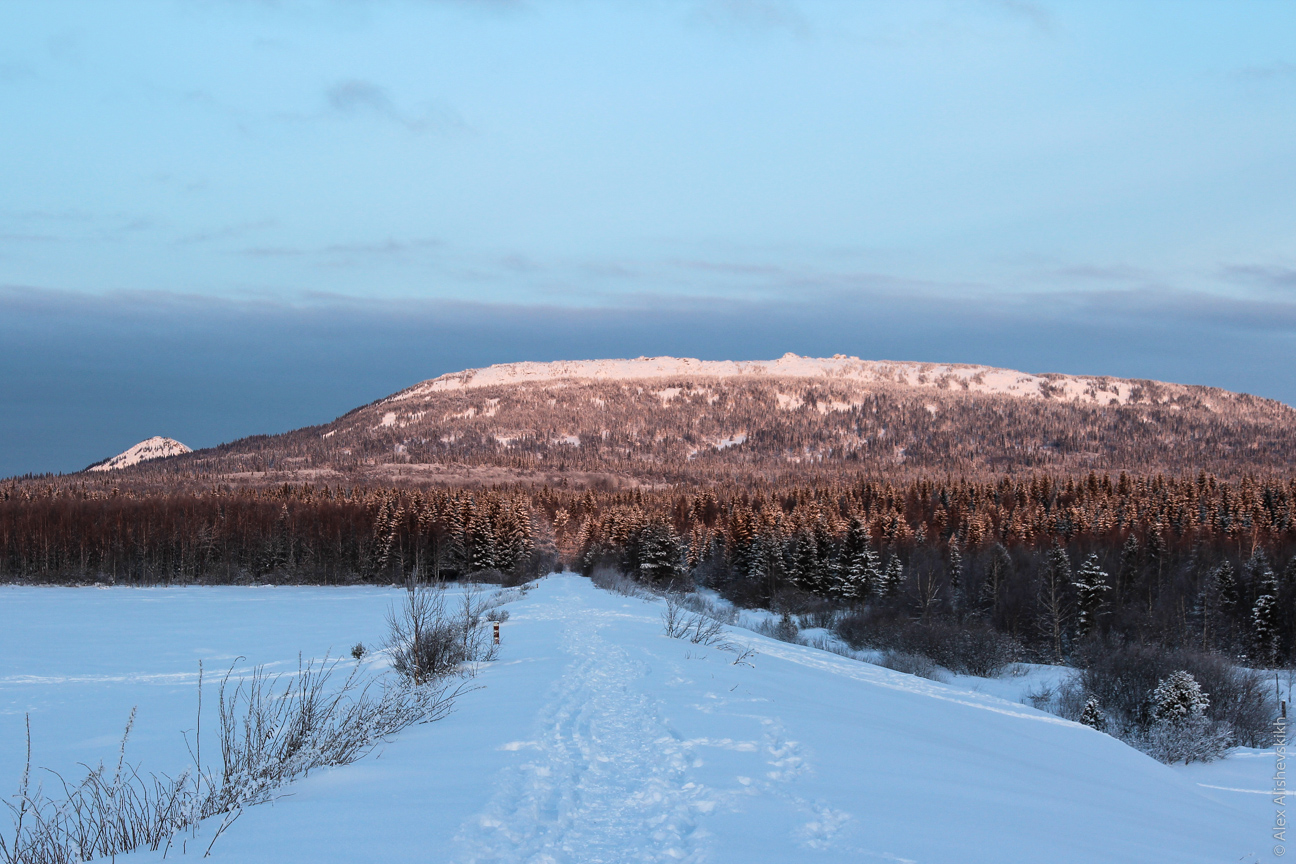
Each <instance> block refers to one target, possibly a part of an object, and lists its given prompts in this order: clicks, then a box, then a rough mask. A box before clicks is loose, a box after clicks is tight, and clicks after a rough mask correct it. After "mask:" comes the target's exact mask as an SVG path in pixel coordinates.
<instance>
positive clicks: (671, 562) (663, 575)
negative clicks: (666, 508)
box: [639, 519, 682, 582]
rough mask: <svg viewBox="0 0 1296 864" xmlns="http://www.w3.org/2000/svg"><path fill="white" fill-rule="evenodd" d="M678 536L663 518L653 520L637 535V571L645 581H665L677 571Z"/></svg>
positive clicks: (679, 553) (678, 559)
mask: <svg viewBox="0 0 1296 864" xmlns="http://www.w3.org/2000/svg"><path fill="white" fill-rule="evenodd" d="M681 552H682V550H681V549H680V542H679V538H678V537H676V536H675V531H674V529H672V528H671V526H670V525H668V524H666V522H665V521H663V520H659V519H658V520H653V521H652V522H649V523H648V524H647V525H645V526H644V528H643V530H642V532H641V533H640V535H639V573H640V575H641V576H642V577H643V579H644V580H645V581H647V582H665V581H668V580H670V579H673V578H674V577H675V576H676V575H678V573H679V564H680V559H681V557H682V554H681Z"/></svg>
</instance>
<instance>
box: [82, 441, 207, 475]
mask: <svg viewBox="0 0 1296 864" xmlns="http://www.w3.org/2000/svg"><path fill="white" fill-rule="evenodd" d="M192 452H193V450H191V449H190V448H189V447H186V446H185V445H184V444H181V443H180V442H179V441H177V440H175V439H174V438H163V437H162V436H160V435H154V436H153V437H152V438H148V439H145V440H144V441H141V442H139V443H138V444H136V445H135V446H134V447H132V448H130V449H129V450H126V451H125V452H122V453H118V454H117V455H116V456H114V457H112V458H111V459H105V460H104V461H102V462H99V463H98V464H95V465H91V466H90V467H89V468H87V469H86V470H87V471H116V470H118V469H121V468H129V467H131V466H132V465H138V464H139V463H141V462H147V461H149V460H150V459H164V458H166V457H167V456H179V455H181V454H184V453H192Z"/></svg>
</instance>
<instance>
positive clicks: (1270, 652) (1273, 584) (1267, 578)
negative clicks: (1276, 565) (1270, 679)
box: [1251, 553, 1281, 666]
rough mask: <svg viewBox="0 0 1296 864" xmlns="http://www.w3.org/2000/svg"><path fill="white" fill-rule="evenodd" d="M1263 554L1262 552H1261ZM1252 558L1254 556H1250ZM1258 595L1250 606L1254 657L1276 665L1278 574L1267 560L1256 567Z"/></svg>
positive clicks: (1278, 637)
mask: <svg viewBox="0 0 1296 864" xmlns="http://www.w3.org/2000/svg"><path fill="white" fill-rule="evenodd" d="M1261 554H1263V553H1261ZM1252 558H1253V560H1254V556H1252ZM1256 570H1257V571H1258V572H1257V575H1258V576H1259V578H1260V580H1261V581H1260V596H1259V597H1257V598H1256V601H1255V605H1254V606H1252V607H1251V642H1252V646H1253V648H1254V651H1255V653H1254V657H1255V659H1256V661H1257V662H1259V663H1260V664H1262V665H1264V666H1276V665H1278V651H1279V647H1280V646H1279V640H1280V635H1281V634H1280V633H1279V631H1278V625H1279V622H1278V574H1276V573H1274V571H1273V570H1271V569H1270V568H1269V562H1268V560H1265V561H1264V563H1263V566H1262V567H1257V568H1256Z"/></svg>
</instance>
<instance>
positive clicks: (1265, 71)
mask: <svg viewBox="0 0 1296 864" xmlns="http://www.w3.org/2000/svg"><path fill="white" fill-rule="evenodd" d="M1237 75H1238V77H1240V78H1246V79H1250V80H1252V81H1272V80H1275V79H1280V78H1296V63H1288V62H1286V61H1282V60H1279V61H1276V62H1274V63H1264V64H1261V65H1259V66H1247V67H1244V68H1242V69H1239V70H1238V72H1237Z"/></svg>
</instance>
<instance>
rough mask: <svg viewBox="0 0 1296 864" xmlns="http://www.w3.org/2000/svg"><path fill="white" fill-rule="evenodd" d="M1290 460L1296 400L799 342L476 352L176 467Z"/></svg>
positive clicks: (778, 472) (464, 471)
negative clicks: (460, 364)
mask: <svg viewBox="0 0 1296 864" xmlns="http://www.w3.org/2000/svg"><path fill="white" fill-rule="evenodd" d="M141 446H142V445H141ZM123 455H125V454H123ZM118 458H119V459H120V458H121V457H118ZM1293 458H1296V411H1293V409H1292V408H1290V407H1289V406H1287V405H1284V404H1282V403H1280V402H1275V401H1273V400H1269V399H1262V398H1259V397H1255V396H1249V395H1246V394H1239V393H1231V392H1228V391H1225V390H1219V389H1216V388H1213V387H1201V386H1194V385H1185V384H1167V383H1163V382H1158V381H1148V380H1140V379H1124V378H1111V377H1103V376H1086V375H1059V374H1029V373H1024V372H1017V371H1014V370H1009V369H997V368H993V367H989V366H972V365H963V364H948V363H913V362H890V361H870V360H861V359H859V358H857V357H846V356H844V355H836V356H834V357H829V358H812V357H799V356H797V355H795V354H785V355H784V356H783V357H781V358H779V359H777V360H768V361H761V360H756V361H706V360H695V359H689V358H675V357H651V358H649V357H640V358H637V359H633V360H578V361H562V362H554V363H510V364H503V365H497V366H490V367H487V368H484V369H469V370H466V371H463V372H455V373H452V374H448V375H442V376H440V377H438V378H433V379H431V380H428V381H424V382H421V383H419V384H416V385H414V386H412V387H409V388H407V389H405V390H402V391H400V392H398V393H395V394H393V395H392V396H389V397H387V398H385V399H381V400H379V401H377V402H374V403H372V404H370V405H367V406H364V407H362V408H358V409H356V410H354V411H352V412H350V413H348V414H346V415H344V416H342V417H340V418H338V419H337V420H335V421H333V422H332V423H329V424H327V425H324V426H314V427H309V428H306V429H299V430H296V431H294V432H288V433H285V434H283V435H274V436H256V437H253V438H247V439H244V440H241V441H235V442H233V443H230V444H225V445H221V446H220V447H217V448H214V449H211V450H203V451H198V452H196V453H194V454H192V455H190V456H185V457H183V458H181V459H179V460H174V461H171V462H168V463H167V465H166V467H165V468H163V469H162V470H165V471H172V470H177V471H185V470H193V471H198V472H200V473H202V474H204V475H217V476H223V477H228V478H230V479H238V480H240V481H251V482H262V481H265V480H273V481H275V482H277V481H279V480H285V481H288V480H302V481H305V480H312V481H313V480H320V481H328V480H329V479H330V478H336V479H343V478H346V479H349V480H350V479H362V478H367V479H371V480H373V481H375V482H396V481H397V478H403V479H402V480H401V481H400V482H438V483H441V482H446V483H464V482H471V483H500V482H545V483H552V482H562V481H564V480H565V481H567V482H575V483H611V484H613V485H627V484H628V485H638V484H642V483H650V484H651V483H661V482H670V483H674V482H693V481H702V482H715V481H718V480H735V481H743V480H750V479H768V480H778V479H795V478H803V479H806V478H810V477H816V476H828V475H839V474H841V473H842V472H850V473H858V472H874V473H883V472H885V473H886V474H888V475H893V476H894V475H896V474H897V472H898V473H901V474H903V473H910V474H912V473H922V472H941V473H947V472H949V473H957V474H960V475H965V476H972V475H983V476H984V475H990V474H998V473H1002V472H1012V471H1021V470H1053V471H1058V470H1060V471H1071V472H1087V471H1090V470H1094V471H1121V470H1129V471H1137V472H1158V471H1163V472H1171V473H1179V472H1183V471H1191V472H1193V473H1196V472H1197V471H1199V470H1206V471H1210V472H1215V473H1218V474H1222V475H1230V474H1238V473H1242V472H1247V471H1250V472H1256V471H1267V470H1285V469H1286V468H1287V467H1288V466H1289V465H1290V464H1291V462H1292V460H1293ZM105 464H108V463H105ZM159 468H161V466H159ZM149 470H153V469H149Z"/></svg>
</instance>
